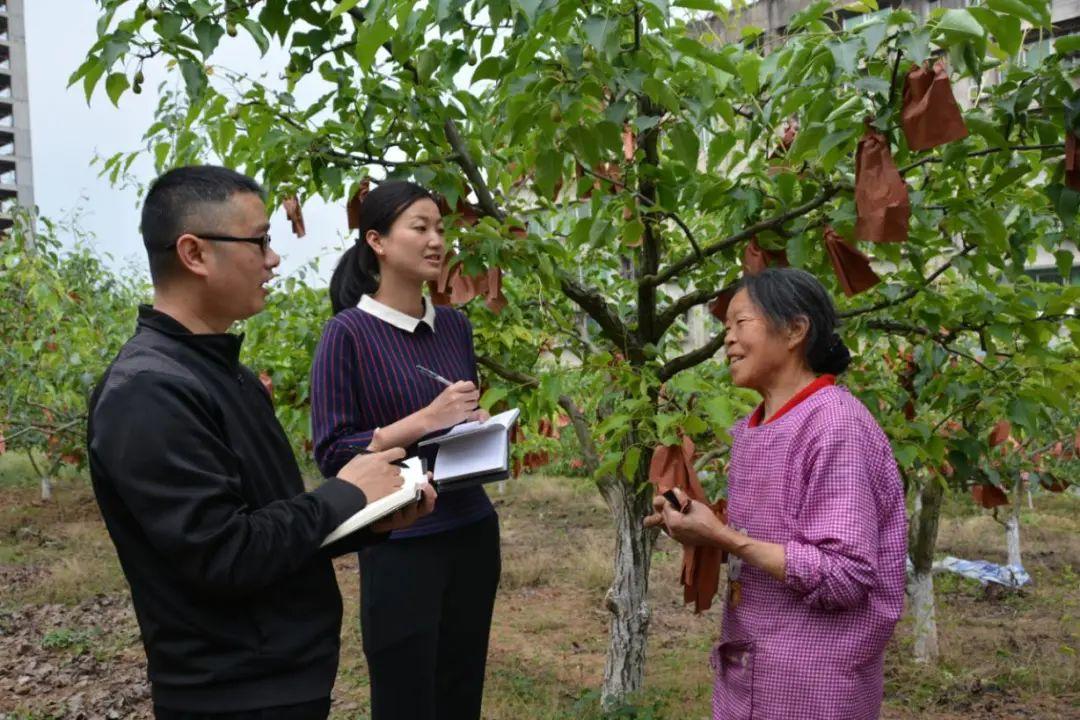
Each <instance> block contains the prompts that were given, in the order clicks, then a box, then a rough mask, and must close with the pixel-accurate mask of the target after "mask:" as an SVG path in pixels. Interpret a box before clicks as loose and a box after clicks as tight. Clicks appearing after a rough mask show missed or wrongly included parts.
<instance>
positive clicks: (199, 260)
mask: <svg viewBox="0 0 1080 720" xmlns="http://www.w3.org/2000/svg"><path fill="white" fill-rule="evenodd" d="M208 251H209V244H208V243H206V242H205V241H203V240H200V239H199V238H197V237H195V236H194V235H190V234H184V235H181V236H180V237H179V238H177V239H176V249H175V252H176V260H177V262H178V263H179V264H180V266H181V267H183V268H184V269H185V270H186V271H187V272H189V273H191V274H193V275H198V276H199V277H206V276H207V275H209V274H210V269H209V267H208V262H207V260H208V257H207V253H208Z"/></svg>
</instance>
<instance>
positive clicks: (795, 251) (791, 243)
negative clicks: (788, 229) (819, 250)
mask: <svg viewBox="0 0 1080 720" xmlns="http://www.w3.org/2000/svg"><path fill="white" fill-rule="evenodd" d="M810 243H811V238H810V236H809V235H808V234H806V233H798V234H796V235H792V236H791V237H790V238H789V239H788V241H787V248H786V249H787V256H788V262H790V263H791V264H792V266H794V267H805V266H806V261H807V258H808V255H809V249H810V248H809V246H810Z"/></svg>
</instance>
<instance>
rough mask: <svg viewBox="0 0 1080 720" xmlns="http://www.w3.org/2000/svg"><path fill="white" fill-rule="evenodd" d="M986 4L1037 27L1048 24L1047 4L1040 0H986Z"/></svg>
mask: <svg viewBox="0 0 1080 720" xmlns="http://www.w3.org/2000/svg"><path fill="white" fill-rule="evenodd" d="M986 6H987V7H989V8H990V9H991V10H996V11H998V12H999V13H1001V14H1002V15H1006V16H1008V15H1015V16H1016V17H1018V18H1021V19H1023V20H1027V21H1028V22H1029V23H1031V24H1032V25H1035V26H1037V27H1040V26H1041V27H1049V26H1050V11H1049V9H1048V8H1047V4H1046V3H1045V2H1041V1H1040V0H1034V1H1033V2H1022V1H1021V0H986Z"/></svg>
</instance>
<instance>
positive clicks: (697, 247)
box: [578, 163, 701, 259]
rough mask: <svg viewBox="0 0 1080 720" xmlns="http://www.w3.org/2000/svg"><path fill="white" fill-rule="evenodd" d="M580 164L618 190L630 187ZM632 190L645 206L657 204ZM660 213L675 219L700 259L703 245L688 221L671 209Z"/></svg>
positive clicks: (590, 174)
mask: <svg viewBox="0 0 1080 720" xmlns="http://www.w3.org/2000/svg"><path fill="white" fill-rule="evenodd" d="M578 165H581V170H582V171H583V172H584V173H585V174H586V175H589V176H590V177H594V178H596V179H597V180H601V181H603V182H607V183H611V186H612V187H613V188H615V190H616V191H622V190H627V189H628V188H627V187H626V185H624V184H623V183H621V182H619V181H618V180H612V179H611V178H609V177H607V176H605V175H601V174H600V173H598V172H596V171H595V170H590V169H589V168H587V167H585V166H584V165H582V164H581V163H578ZM631 192H633V195H634V197H635V198H637V199H638V200H640V201H641V202H642V204H644V205H645V207H649V208H651V207H655V206H656V203H655V202H654V201H653V200H651V199H649V198H648V197H646V196H645V195H642V194H641V193H640V192H636V191H631ZM658 214H659V215H662V216H663V217H666V218H668V219H669V220H673V221H674V222H675V224H676V225H678V226H679V229H680V230H682V231H683V234H684V235H686V239H687V240H688V241H689V242H690V247H692V248H694V253H695V254H696V255H697V256H698V258H699V259H700V258H701V246H700V245H699V244H698V241H697V238H695V237H694V232H693V231H692V230H691V229H690V226H689V225H687V224H686V222H685V221H684V220H683V219H682V218H681V217H679V216H678V214H677V213H674V212H672V211H671V210H664V211H661V212H659V213H658Z"/></svg>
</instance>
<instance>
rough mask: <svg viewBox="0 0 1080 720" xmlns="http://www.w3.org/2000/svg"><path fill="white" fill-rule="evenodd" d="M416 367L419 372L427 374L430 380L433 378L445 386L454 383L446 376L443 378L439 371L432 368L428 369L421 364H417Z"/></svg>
mask: <svg viewBox="0 0 1080 720" xmlns="http://www.w3.org/2000/svg"><path fill="white" fill-rule="evenodd" d="M416 369H417V370H419V371H420V373H421V374H423V375H426V376H428V377H429V378H431V379H432V380H434V381H435V382H437V383H442V384H443V385H445V386H446V387H450V386H451V385H453V384H454V383H452V382H450V381H449V380H447V379H446V378H444V377H443V376H442V375H440V374H439V373H437V372H435V371H434V370H428V369H427V368H426V367H424V366H423V365H417V366H416Z"/></svg>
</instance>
